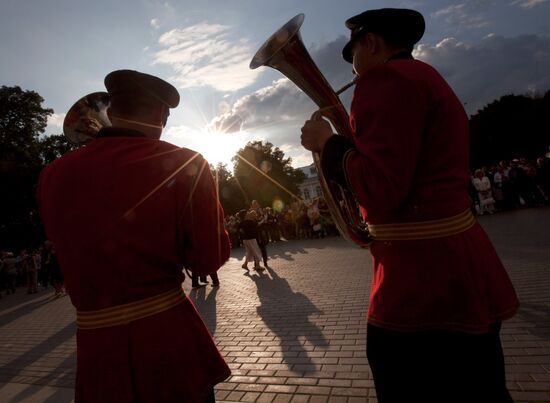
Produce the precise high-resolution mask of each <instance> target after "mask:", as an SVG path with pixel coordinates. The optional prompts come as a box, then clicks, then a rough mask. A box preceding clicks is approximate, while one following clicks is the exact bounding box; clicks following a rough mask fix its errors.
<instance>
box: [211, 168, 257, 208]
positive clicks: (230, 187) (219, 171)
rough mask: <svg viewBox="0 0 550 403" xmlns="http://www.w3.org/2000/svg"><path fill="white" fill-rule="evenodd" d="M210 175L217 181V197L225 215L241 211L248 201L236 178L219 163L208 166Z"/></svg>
mask: <svg viewBox="0 0 550 403" xmlns="http://www.w3.org/2000/svg"><path fill="white" fill-rule="evenodd" d="M210 169H211V171H212V175H213V176H214V178H215V179H216V181H217V185H218V195H219V199H220V203H221V204H222V207H223V211H224V213H225V214H235V213H236V212H237V211H239V210H241V209H243V208H244V207H245V206H246V205H247V204H248V203H249V201H248V200H246V196H245V195H244V194H243V192H242V190H241V189H240V187H239V184H238V183H237V180H236V178H235V177H234V176H233V174H232V173H231V172H230V171H229V170H228V169H227V166H226V165H225V164H222V163H221V162H220V163H219V164H218V165H217V166H216V167H213V166H210Z"/></svg>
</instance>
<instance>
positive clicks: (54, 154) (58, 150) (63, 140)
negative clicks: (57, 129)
mask: <svg viewBox="0 0 550 403" xmlns="http://www.w3.org/2000/svg"><path fill="white" fill-rule="evenodd" d="M74 148H75V146H73V145H72V144H71V143H70V142H69V140H67V137H65V136H64V135H63V134H53V135H51V136H47V137H43V138H41V139H39V140H38V150H39V155H40V160H41V162H42V164H43V165H47V164H49V163H50V162H52V161H54V160H55V159H57V158H59V157H61V156H62V155H63V154H65V153H66V152H67V151H70V150H72V149H74Z"/></svg>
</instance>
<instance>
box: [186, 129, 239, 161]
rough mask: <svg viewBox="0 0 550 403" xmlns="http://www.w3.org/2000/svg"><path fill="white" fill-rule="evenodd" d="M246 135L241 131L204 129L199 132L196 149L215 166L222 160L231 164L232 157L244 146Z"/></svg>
mask: <svg viewBox="0 0 550 403" xmlns="http://www.w3.org/2000/svg"><path fill="white" fill-rule="evenodd" d="M244 137H245V136H244V134H243V133H240V132H238V133H222V132H219V131H212V130H204V131H201V132H200V133H199V138H198V139H197V146H196V151H198V152H200V153H201V154H202V155H203V157H204V158H206V160H207V161H208V162H209V163H210V164H212V165H214V166H216V165H218V164H219V163H220V162H221V163H222V164H226V165H228V166H231V165H232V162H231V159H232V158H233V157H234V156H235V154H236V153H237V151H238V150H239V148H243V147H244V143H243V141H244Z"/></svg>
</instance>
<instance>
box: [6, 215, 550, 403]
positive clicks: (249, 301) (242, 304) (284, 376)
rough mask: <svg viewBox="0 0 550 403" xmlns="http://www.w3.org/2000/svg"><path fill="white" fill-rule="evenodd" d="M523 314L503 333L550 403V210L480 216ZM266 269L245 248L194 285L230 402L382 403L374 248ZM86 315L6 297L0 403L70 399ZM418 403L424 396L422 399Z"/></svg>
mask: <svg viewBox="0 0 550 403" xmlns="http://www.w3.org/2000/svg"><path fill="white" fill-rule="evenodd" d="M480 222H481V224H482V225H483V226H484V227H485V229H486V230H487V232H488V233H489V235H490V237H491V239H492V240H493V242H494V244H495V246H496V248H497V250H498V252H499V255H500V256H501V258H502V260H503V261H504V263H505V266H506V267H507V269H508V271H509V273H510V276H511V278H512V281H513V283H514V285H515V286H516V290H517V292H518V295H519V297H520V300H521V304H522V305H521V308H520V311H519V313H518V315H516V316H515V317H514V318H513V319H511V320H509V321H507V322H505V323H504V325H503V330H502V340H503V345H504V352H505V356H506V362H507V379H508V387H509V389H510V391H511V393H512V396H513V397H514V399H515V400H516V402H550V225H549V224H550V209H549V208H542V209H530V210H522V211H515V212H507V213H500V214H497V215H494V216H484V217H481V218H480ZM268 253H269V255H270V259H271V260H270V262H269V263H270V266H271V269H268V270H266V271H264V272H261V273H257V272H253V271H250V272H246V271H245V270H243V269H242V268H241V263H242V258H243V250H242V249H236V250H234V252H233V254H232V258H231V260H230V261H229V262H228V263H227V264H226V265H225V266H224V267H223V268H222V269H221V270H220V272H219V274H220V280H221V287H219V288H212V287H205V288H201V289H196V290H190V289H189V286H190V284H189V281H186V283H185V288H186V291H187V293H188V295H189V296H190V298H191V299H192V300H193V302H194V303H195V305H196V306H197V309H198V310H199V311H200V312H201V314H202V316H203V318H204V320H205V322H206V324H207V326H208V327H209V329H210V330H211V332H212V333H213V335H214V338H215V340H216V343H217V344H218V346H219V348H220V349H221V351H222V353H223V354H224V356H225V357H226V360H227V361H228V363H229V365H230V366H231V368H232V371H233V374H232V376H231V377H230V378H229V379H227V381H226V382H224V383H222V384H219V385H218V386H217V387H216V397H217V399H218V401H221V402H308V403H317V402H350V403H351V402H376V394H375V391H374V385H373V381H372V376H371V373H370V371H369V366H368V363H367V359H366V356H365V344H366V342H365V340H366V322H365V312H366V307H367V300H368V290H369V284H370V269H371V258H370V254H369V253H368V251H364V250H361V249H359V248H357V247H355V246H353V245H349V244H347V243H346V242H344V241H343V240H342V239H340V238H327V239H321V240H303V241H292V242H280V243H276V244H270V245H269V246H268ZM74 333H75V325H74V310H73V308H72V306H71V304H70V301H69V299H68V298H67V297H64V298H59V299H55V298H54V297H53V291H52V290H51V289H50V291H41V292H39V293H38V294H35V295H26V294H24V290H23V289H19V290H18V292H17V294H15V295H10V296H4V298H3V299H1V300H0V402H22V401H23V402H35V401H36V402H44V401H45V402H52V403H53V402H55V403H58V402H70V401H71V400H72V395H73V390H72V388H73V386H74V379H75V336H74ZM415 400H416V399H415Z"/></svg>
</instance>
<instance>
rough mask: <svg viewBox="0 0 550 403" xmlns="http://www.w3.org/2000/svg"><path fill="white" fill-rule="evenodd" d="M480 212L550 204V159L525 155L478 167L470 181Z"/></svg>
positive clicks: (475, 209) (477, 212)
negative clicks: (529, 159)
mask: <svg viewBox="0 0 550 403" xmlns="http://www.w3.org/2000/svg"><path fill="white" fill-rule="evenodd" d="M470 195H471V198H472V210H473V211H474V212H475V213H476V214H477V215H483V214H493V213H495V212H497V211H504V210H513V209H517V208H523V207H538V206H544V205H548V204H550V159H549V158H538V159H537V160H536V161H528V160H526V159H524V158H521V159H513V160H511V161H510V162H508V161H501V162H499V163H498V164H495V165H492V166H489V167H483V168H479V169H476V170H475V171H474V172H473V173H472V178H471V183H470Z"/></svg>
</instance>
